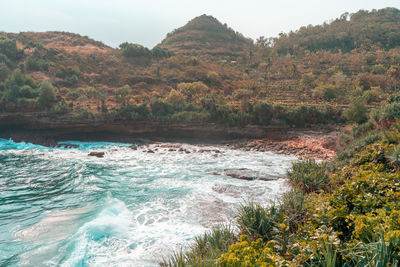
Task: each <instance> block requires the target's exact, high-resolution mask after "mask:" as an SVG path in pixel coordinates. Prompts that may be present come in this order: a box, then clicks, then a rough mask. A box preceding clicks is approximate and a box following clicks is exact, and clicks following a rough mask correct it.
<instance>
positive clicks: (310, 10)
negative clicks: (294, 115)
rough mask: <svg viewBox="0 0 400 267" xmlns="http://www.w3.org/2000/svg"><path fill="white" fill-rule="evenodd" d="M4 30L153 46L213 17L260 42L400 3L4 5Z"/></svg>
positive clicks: (199, 0) (88, 1)
mask: <svg viewBox="0 0 400 267" xmlns="http://www.w3.org/2000/svg"><path fill="white" fill-rule="evenodd" d="M0 5H1V11H0V12H1V13H0V31H6V32H20V31H69V32H75V33H79V34H82V35H88V36H89V37H91V38H93V39H96V40H100V41H103V42H104V43H105V44H107V45H110V46H114V47H116V46H118V45H119V44H120V43H122V42H126V41H127V42H132V43H140V44H142V45H145V46H147V47H150V48H151V47H153V46H154V45H156V44H157V43H159V42H160V41H161V40H162V39H163V38H164V37H165V35H166V34H167V33H168V32H170V31H172V30H174V29H176V28H179V27H181V26H183V25H184V24H185V23H186V22H187V21H189V20H190V19H192V18H194V17H196V16H199V15H202V14H207V15H212V16H214V17H216V18H217V19H218V20H220V21H221V22H222V23H227V24H228V25H229V26H230V27H232V28H233V29H234V30H236V31H239V32H241V33H243V34H244V35H245V36H247V37H250V38H253V39H256V38H258V37H259V36H266V37H274V36H277V35H278V34H279V33H280V32H288V31H290V30H296V29H298V28H299V27H300V26H304V25H309V24H313V25H315V24H321V23H323V22H324V21H329V20H330V19H334V18H337V17H339V16H340V15H341V14H343V13H344V12H350V13H351V12H356V11H358V10H359V9H366V10H371V9H379V8H384V7H396V8H400V1H399V0H302V1H300V0H0Z"/></svg>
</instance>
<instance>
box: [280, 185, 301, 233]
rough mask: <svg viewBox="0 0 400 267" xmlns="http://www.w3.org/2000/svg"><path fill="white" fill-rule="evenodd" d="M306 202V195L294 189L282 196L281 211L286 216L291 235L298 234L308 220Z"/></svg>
mask: <svg viewBox="0 0 400 267" xmlns="http://www.w3.org/2000/svg"><path fill="white" fill-rule="evenodd" d="M305 201H306V197H305V195H304V194H303V192H301V191H299V190H295V189H292V190H290V191H288V192H286V193H284V194H283V195H282V198H281V202H280V205H279V210H280V212H282V213H283V214H284V216H285V222H286V224H287V226H288V227H289V229H288V230H289V231H290V232H291V233H294V232H296V230H297V229H298V227H299V226H300V225H301V224H302V223H304V221H305V219H306V218H307V211H306V207H305Z"/></svg>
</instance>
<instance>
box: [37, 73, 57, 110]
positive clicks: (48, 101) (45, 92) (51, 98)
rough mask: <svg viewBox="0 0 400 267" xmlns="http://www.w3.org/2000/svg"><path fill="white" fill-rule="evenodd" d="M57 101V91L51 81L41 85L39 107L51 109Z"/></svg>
mask: <svg viewBox="0 0 400 267" xmlns="http://www.w3.org/2000/svg"><path fill="white" fill-rule="evenodd" d="M55 101H56V90H55V88H54V86H53V85H52V84H51V82H50V81H48V80H47V81H44V82H42V83H41V84H40V88H39V98H38V105H39V107H41V108H49V107H51V106H52V105H53V104H54V102H55Z"/></svg>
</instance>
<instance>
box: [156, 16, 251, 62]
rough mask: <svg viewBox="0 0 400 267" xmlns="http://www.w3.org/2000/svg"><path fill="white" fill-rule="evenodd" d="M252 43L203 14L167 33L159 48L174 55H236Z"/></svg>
mask: <svg viewBox="0 0 400 267" xmlns="http://www.w3.org/2000/svg"><path fill="white" fill-rule="evenodd" d="M252 43H253V42H252V40H251V39H248V38H245V37H244V36H243V35H241V34H240V33H237V32H235V31H234V30H233V29H231V28H229V27H228V26H227V25H226V24H222V23H221V22H220V21H219V20H218V19H216V18H215V17H213V16H210V15H206V14H203V15H201V16H198V17H195V18H194V19H192V20H190V21H189V22H188V23H187V24H186V25H185V26H183V27H181V28H178V29H176V30H174V31H173V32H171V33H169V34H168V35H167V37H166V38H165V39H164V40H163V41H162V42H161V44H160V46H161V47H164V48H167V49H169V50H171V51H174V52H176V53H185V54H216V55H238V54H241V53H243V51H245V50H247V49H246V48H249V47H251V46H252Z"/></svg>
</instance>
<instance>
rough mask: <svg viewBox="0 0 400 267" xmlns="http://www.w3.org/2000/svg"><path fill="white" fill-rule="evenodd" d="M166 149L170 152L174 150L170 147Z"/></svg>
mask: <svg viewBox="0 0 400 267" xmlns="http://www.w3.org/2000/svg"><path fill="white" fill-rule="evenodd" d="M168 151H169V152H172V151H176V150H175V149H173V148H170V149H168Z"/></svg>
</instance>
